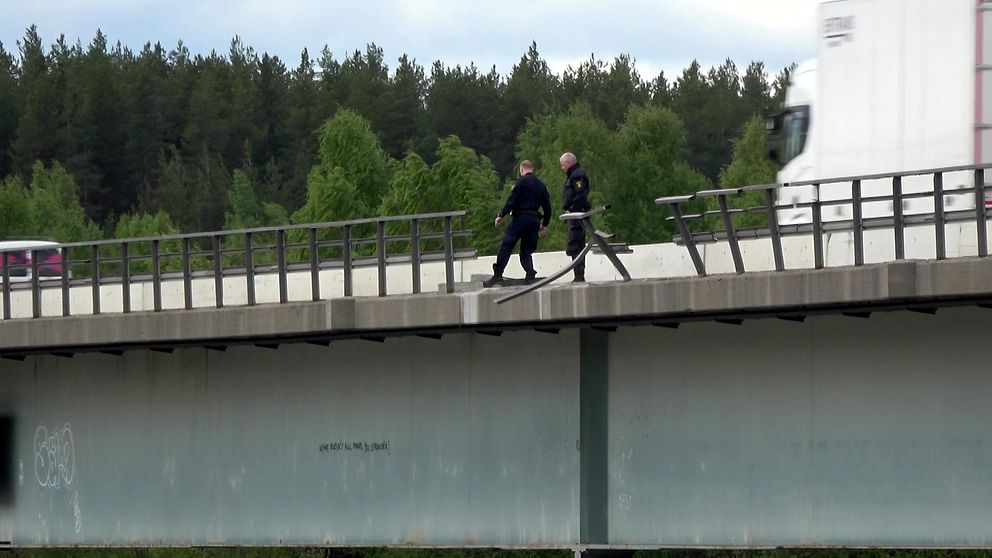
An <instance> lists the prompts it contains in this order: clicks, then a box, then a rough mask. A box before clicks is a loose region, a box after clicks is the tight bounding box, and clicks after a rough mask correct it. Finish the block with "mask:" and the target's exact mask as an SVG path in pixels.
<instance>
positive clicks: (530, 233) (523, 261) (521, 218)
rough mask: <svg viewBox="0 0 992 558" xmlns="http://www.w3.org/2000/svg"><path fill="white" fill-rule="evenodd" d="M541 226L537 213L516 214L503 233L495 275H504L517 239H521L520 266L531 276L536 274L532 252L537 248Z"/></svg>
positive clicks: (494, 270)
mask: <svg viewBox="0 0 992 558" xmlns="http://www.w3.org/2000/svg"><path fill="white" fill-rule="evenodd" d="M540 228H541V221H540V218H539V217H538V216H537V215H526V214H525V215H514V216H513V220H512V221H511V222H510V226H508V227H507V228H506V232H504V233H503V242H502V243H501V244H500V245H499V253H498V254H496V263H494V264H493V275H495V276H497V277H502V276H503V270H504V269H506V264H507V263H508V262H509V261H510V254H511V253H513V247H514V246H516V244H517V240H519V241H520V266H521V267H523V268H524V272H525V273H526V274H527V275H528V276H529V277H533V276H534V275H536V274H537V272H536V271H534V258H533V256H532V254H533V253H534V250H537V233H538V230H539V229H540Z"/></svg>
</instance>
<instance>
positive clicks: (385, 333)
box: [0, 257, 992, 358]
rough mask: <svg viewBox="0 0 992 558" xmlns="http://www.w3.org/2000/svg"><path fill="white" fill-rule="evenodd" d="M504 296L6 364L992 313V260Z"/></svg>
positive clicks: (177, 326) (116, 318)
mask: <svg viewBox="0 0 992 558" xmlns="http://www.w3.org/2000/svg"><path fill="white" fill-rule="evenodd" d="M505 292H506V291H505V290H503V289H478V290H475V291H470V292H461V293H455V294H437V293H425V294H417V295H394V296H389V297H348V298H333V299H329V300H323V301H317V302H292V303H287V304H261V305H257V306H253V307H233V308H218V309H195V310H172V311H162V312H136V313H129V314H103V315H96V316H94V315H83V316H70V317H53V318H39V319H31V320H6V321H3V322H0V338H2V339H3V343H2V348H0V355H2V356H5V357H15V358H16V357H21V356H24V355H27V354H37V353H63V354H69V353H74V352H81V351H94V350H117V351H120V350H124V349H128V348H157V349H168V348H175V347H182V346H226V345H229V344H253V343H254V344H262V345H264V344H279V343H287V342H303V341H310V342H317V343H323V342H329V341H332V340H334V339H347V338H359V337H369V338H374V339H377V340H381V339H383V338H386V337H391V336H404V335H416V334H419V335H439V334H444V333H453V332H459V331H479V332H483V333H486V332H490V333H495V332H498V331H502V330H511V329H546V328H563V327H575V326H589V325H594V326H600V327H613V326H617V325H628V324H650V323H654V324H659V325H676V324H678V323H679V322H681V321H688V320H731V321H732V320H740V319H745V318H759V317H782V318H788V319H800V318H802V317H804V316H807V315H811V314H824V313H854V314H863V313H866V312H872V311H882V310H893V309H911V310H925V311H932V310H935V309H937V308H940V307H945V306H958V305H967V304H972V305H973V304H992V259H990V258H977V257H970V258H969V257H965V258H955V259H952V260H943V261H935V260H908V261H898V262H885V263H876V264H870V265H865V266H858V267H854V266H850V267H836V268H829V269H823V270H816V271H813V270H795V271H783V272H753V273H747V274H740V275H737V274H725V275H712V276H708V277H702V278H665V279H638V280H634V281H631V282H628V283H623V282H606V283H590V284H584V285H569V284H563V285H556V286H552V287H551V288H547V289H543V290H541V291H537V292H535V293H532V294H531V295H528V296H525V297H522V298H520V299H516V300H514V301H512V302H510V303H507V304H503V305H497V304H495V302H494V301H495V299H497V298H498V297H499V296H501V295H502V294H505Z"/></svg>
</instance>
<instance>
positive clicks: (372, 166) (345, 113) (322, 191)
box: [293, 109, 390, 223]
mask: <svg viewBox="0 0 992 558" xmlns="http://www.w3.org/2000/svg"><path fill="white" fill-rule="evenodd" d="M319 157H320V160H319V162H318V163H317V164H316V165H315V166H314V167H313V169H312V170H311V171H310V176H309V178H308V179H307V201H306V204H305V205H304V206H303V207H302V208H301V209H300V210H299V211H297V212H296V213H294V214H293V222H294V223H318V222H323V221H339V220H347V219H357V218H362V217H369V216H371V215H372V210H373V209H374V208H378V207H379V204H380V202H381V199H382V194H383V193H384V192H385V190H386V187H387V185H388V183H389V175H390V169H389V165H388V164H387V161H388V157H387V156H386V154H385V152H383V150H382V147H381V146H380V144H379V140H378V139H377V138H376V136H375V134H374V133H372V129H371V127H370V125H369V122H368V120H366V119H364V118H362V116H360V115H359V114H358V113H356V112H355V111H352V110H349V109H341V110H339V111H338V112H337V114H335V115H334V117H333V118H331V119H330V120H328V121H327V122H325V123H324V125H323V126H322V127H321V135H320V147H319Z"/></svg>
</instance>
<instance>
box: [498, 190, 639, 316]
mask: <svg viewBox="0 0 992 558" xmlns="http://www.w3.org/2000/svg"><path fill="white" fill-rule="evenodd" d="M609 208H610V206H609V204H607V205H604V206H602V207H597V208H596V209H591V210H589V211H586V212H584V213H565V214H562V215H559V216H558V219H559V220H562V221H578V222H579V223H581V224H582V228H583V229H584V230H585V231H586V234H587V235H589V242H587V243H586V246H585V248H583V249H582V252H580V253H579V255H578V256H576V257H575V258H573V259H572V261H571V262H569V264H568V265H566V266H565V267H563V268H561V269H559V270H558V271H556V272H554V273H552V274H551V275H549V276H547V277H545V278H544V279H541V280H540V281H538V282H536V283H533V284H531V285H529V286H527V287H526V288H523V289H519V290H516V291H513V292H512V293H510V294H508V295H506V296H503V297H500V298H497V299H496V304H503V303H504V302H509V301H511V300H513V299H515V298H519V297H522V296H524V295H525V294H527V293H530V292H533V291H536V290H537V289H540V288H541V287H543V286H545V285H547V284H549V283H551V282H552V281H554V280H555V279H558V278H559V277H562V276H563V275H565V274H566V273H568V272H569V271H572V270H573V269H574V268H575V266H576V265H578V263H579V262H581V261H582V260H583V258H585V257H586V255H587V254H588V253H589V252H590V251H592V249H593V246H596V247H598V248H599V250H600V251H601V252H602V253H603V255H604V256H606V258H607V259H609V260H610V263H612V264H613V267H615V268H616V269H617V271H618V272H619V273H620V276H621V277H623V280H624V281H630V273H629V272H628V271H627V268H626V267H624V265H623V262H621V261H620V258H619V257H617V253H616V252H615V251H614V250H613V247H612V246H610V243H609V242H608V241H607V239H609V238H610V237H611V236H613V235H612V234H608V233H604V232H603V231H600V230H596V226H595V225H593V224H592V220H591V217H592V216H593V215H596V214H597V213H602V212H604V211H606V210H607V209H609Z"/></svg>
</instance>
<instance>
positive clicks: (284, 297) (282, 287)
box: [276, 229, 289, 304]
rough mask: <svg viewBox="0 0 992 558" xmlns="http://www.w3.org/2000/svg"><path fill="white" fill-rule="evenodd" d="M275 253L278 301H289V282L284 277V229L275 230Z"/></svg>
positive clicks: (283, 302)
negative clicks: (277, 267) (277, 275)
mask: <svg viewBox="0 0 992 558" xmlns="http://www.w3.org/2000/svg"><path fill="white" fill-rule="evenodd" d="M276 253H277V254H278V256H277V257H278V261H279V303H280V304H285V303H286V302H288V301H289V284H288V282H287V278H286V230H285V229H279V230H277V231H276Z"/></svg>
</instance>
